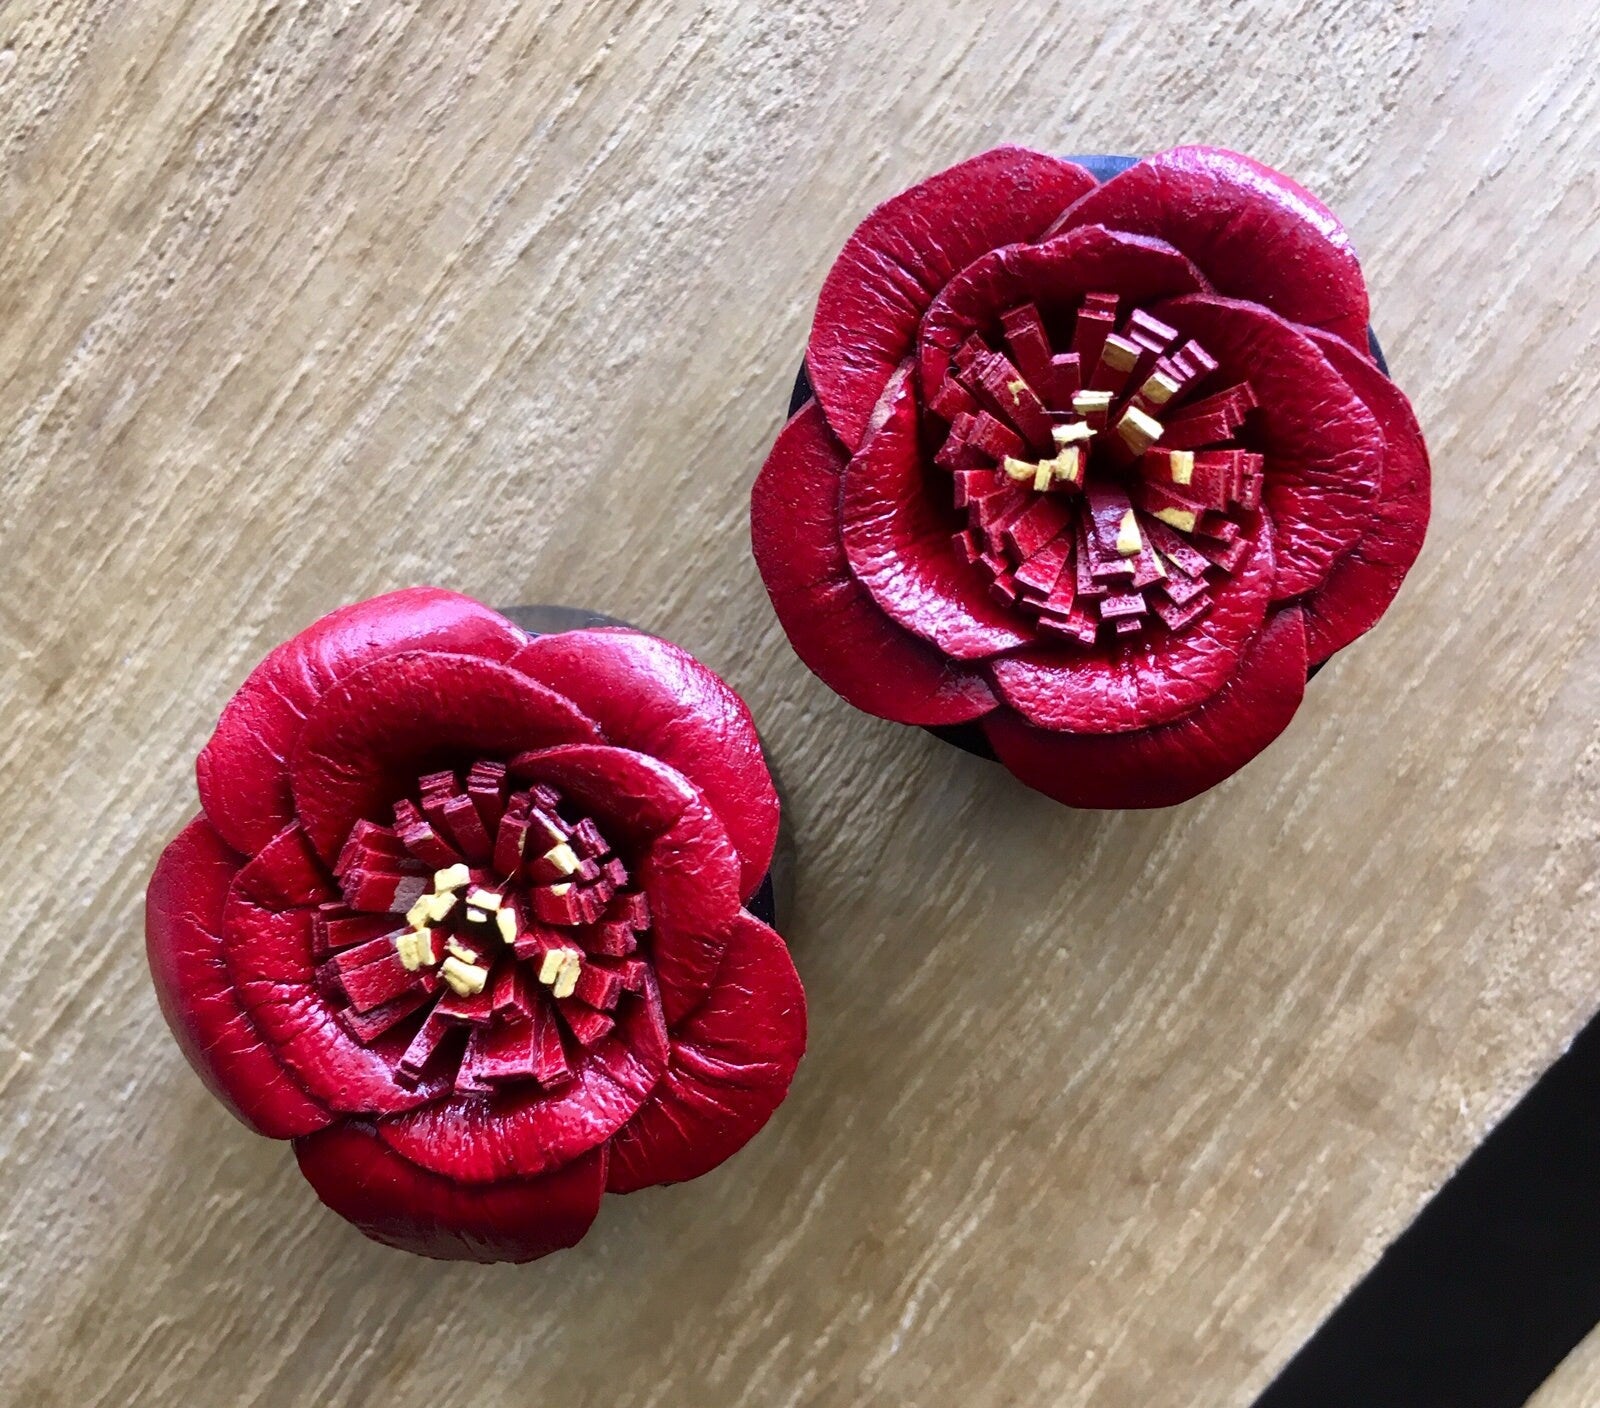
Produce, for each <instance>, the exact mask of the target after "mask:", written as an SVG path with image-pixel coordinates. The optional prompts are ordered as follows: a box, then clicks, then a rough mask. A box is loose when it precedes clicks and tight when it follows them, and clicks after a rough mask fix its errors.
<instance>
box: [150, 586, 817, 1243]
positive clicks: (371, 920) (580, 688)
mask: <svg viewBox="0 0 1600 1408" xmlns="http://www.w3.org/2000/svg"><path fill="white" fill-rule="evenodd" d="M199 784H200V801H201V806H202V808H203V811H202V813H201V815H199V816H198V817H196V818H195V819H194V820H193V821H191V822H190V823H189V825H188V826H186V827H185V828H184V829H183V831H182V832H180V833H179V835H178V836H177V838H176V839H175V840H174V841H173V842H172V843H171V845H169V846H168V847H167V849H166V852H165V853H164V854H163V855H162V857H161V861H160V864H159V865H158V866H157V867H156V872H155V875H154V877H153V879H152V880H151V882H150V888H149V892H148V895H147V899H146V920H145V924H146V929H145V932H146V940H147V944H148V949H149V958H150V970H151V973H152V975H153V976H154V978H155V983H156V991H157V993H158V995H159V997H160V1000H161V1009H162V1011H163V1013H164V1014H165V1015H166V1018H167V1021H168V1023H169V1025H170V1026H171V1027H172V1030H173V1032H174V1034H175V1035H176V1036H177V1038H178V1042H179V1044H180V1045H181V1046H182V1048H183V1051H184V1054H185V1055H186V1056H187V1057H188V1058H189V1062H190V1064H191V1065H193V1066H194V1068H195V1070H196V1071H197V1072H199V1074H200V1077H201V1079H202V1080H204V1081H205V1083H206V1084H207V1085H208V1086H209V1087H210V1088H211V1090H212V1092H213V1093H214V1094H215V1095H216V1096H217V1098H218V1099H220V1100H221V1101H222V1102H223V1103H224V1104H225V1105H227V1106H228V1108H229V1109H231V1110H232V1111H233V1113H234V1114H235V1115H237V1116H238V1117H239V1118H240V1119H241V1120H243V1121H244V1123H245V1124H247V1125H248V1126H249V1127H250V1128H251V1129H254V1130H256V1131H257V1132H258V1133H261V1134H265V1135H268V1136H271V1137H272V1138H276V1139H292V1140H293V1141H294V1147H295V1153H296V1156H297V1158H298V1159H299V1162H300V1168H301V1171H302V1172H303V1173H304V1174H305V1176H306V1178H308V1179H309V1180H310V1182H311V1184H312V1186H313V1187H314V1188H315V1189H316V1191H317V1194H318V1196H320V1197H321V1198H322V1200H323V1201H324V1202H325V1203H327V1204H328V1206H329V1207H331V1208H333V1210H334V1211H335V1212H337V1213H339V1214H340V1215H341V1216H343V1217H346V1218H348V1219H349V1220H350V1221H351V1222H353V1223H355V1224H356V1226H358V1227H359V1228H360V1229H361V1230H362V1231H363V1232H365V1233H366V1234H367V1235H368V1236H370V1237H374V1238H376V1239H377V1240H379V1241H381V1242H387V1243H388V1244H390V1245H391V1246H397V1247H404V1248H407V1249H409V1250H412V1251H417V1252H422V1253H424V1254H426V1255H429V1256H436V1257H450V1258H470V1259H474V1260H480V1261H496V1260H511V1261H524V1260H529V1259H531V1258H533V1257H537V1256H543V1255H544V1254H545V1253H547V1252H551V1251H555V1250H556V1249H558V1248H561V1247H567V1246H571V1245H572V1244H573V1243H574V1242H576V1241H577V1240H578V1239H579V1238H580V1237H582V1236H583V1234H584V1233H585V1232H586V1231H587V1230H588V1228H589V1224H590V1223H591V1222H592V1221H593V1220H594V1217H595V1214H596V1212H597V1210H598V1208H599V1205H600V1196H601V1194H602V1193H603V1192H606V1191H608V1190H609V1191H611V1192H614V1193H626V1192H631V1191H632V1190H634V1189H636V1188H643V1187H646V1186H647V1185H650V1184H655V1183H671V1182H676V1181H679V1180H681V1179H686V1178H694V1177H696V1176H697V1175H699V1174H702V1173H705V1172H706V1171H707V1170H708V1169H711V1168H714V1167H715V1166H716V1165H717V1164H719V1163H721V1162H722V1161H723V1160H724V1159H725V1158H727V1157H728V1156H729V1155H730V1154H732V1153H733V1152H734V1151H735V1150H737V1149H738V1148H740V1147H741V1146H742V1145H743V1144H744V1143H745V1141H746V1140H748V1139H749V1138H750V1137H751V1136H752V1135H753V1134H755V1132H756V1131H757V1130H758V1129H760V1128H761V1126H762V1125H763V1124H765V1123H766V1121H767V1118H768V1117H769V1116H770V1115H771V1114H772V1112H773V1110H774V1109H776V1108H777V1106H778V1104H779V1102H780V1101H781V1100H782V1099H783V1097H784V1094H785V1093H786V1092H787V1090H788V1087H789V1081H790V1077H791V1076H792V1075H793V1073H794V1069H795V1065H796V1063H797V1062H798V1061H799V1059H800V1055H801V1052H802V1051H803V1050H804V1047H805V999H804V995H803V993H802V991H801V988H800V982H799V979H798V978H797V977H796V975H795V971H794V966H793V964H792V963H791V962H790V959H789V954H788V950H787V949H786V948H785V946H784V943H783V940H782V939H780V938H779V937H778V935H777V934H776V933H774V932H773V931H772V930H771V929H770V928H768V927H767V925H766V924H764V923H762V922H761V921H760V920H759V919H756V918H755V917H753V916H752V915H751V914H750V913H749V912H747V911H746V910H745V909H744V908H743V904H744V902H745V901H746V900H749V899H750V898H751V897H752V895H754V894H755V893H756V891H757V889H758V887H760V886H761V884H762V882H763V880H764V878H765V877H766V875H767V871H768V867H769V863H770V861H771V858H772V851H773V846H774V843H775V841H776V838H777V831H778V799H777V795H776V793H775V792H774V790H773V787H772V781H771V778H770V777H769V776H768V773H767V769H766V765H765V763H764V761H763V759H762V754H761V746H760V743H759V742H758V740H757V738H756V731H755V727H754V725H753V724H752V722H751V719H750V714H749V711H748V710H747V709H746V708H745V706H744V704H743V702H742V701H741V700H740V699H739V697H738V696H737V695H736V694H734V693H733V691H732V690H730V689H729V688H728V687H727V685H725V684H724V683H723V682H722V681H721V680H720V679H719V678H718V677H717V676H716V675H714V674H712V673H711V671H709V670H707V669H706V668H705V667H704V666H703V665H701V664H700V663H699V662H698V661H696V660H695V659H694V658H693V657H692V656H690V655H688V654H687V653H685V652H684V651H682V650H679V649H678V648H677V647H676V646H673V645H669V644H667V643H666V642H664V641H660V640H657V639H655V638H653V637H651V636H647V635H642V634H640V633H638V632H635V631H630V630H620V629H600V630H581V631H573V632H569V633H566V634H561V635H548V636H540V637H536V638H535V637H530V636H529V635H528V634H526V633H525V632H523V631H521V630H519V629H518V628H517V627H516V626H514V625H513V624H512V623H511V622H510V621H508V620H506V619H505V618H504V617H502V616H500V615H498V614H497V613H495V612H493V611H490V610H488V609H487V608H485V607H482V606H480V605H478V604H477V603H476V602H473V601H469V600H467V599H466V598H465V597H461V596H457V595H455V594H454V593H451V592H445V591H437V590H434V589H431V588H418V589H416V590H411V591H402V592H395V593H394V594H392V595H390V596H384V597H379V598H377V599H375V600H373V601H367V602H362V603H360V604H359V605H356V606H350V607H346V608H344V609H343V610H340V611H336V612H334V613H333V614H332V615H331V616H328V617H325V618H324V619H323V620H321V621H318V622H317V623H316V624H315V625H313V626H311V627H310V628H309V629H308V630H306V631H303V632H302V633H301V634H300V635H298V636H296V637H295V638H294V639H293V640H291V641H289V642H288V643H287V644H285V645H281V646H279V647H278V648H277V649H276V650H274V651H273V652H272V653H271V654H270V655H269V656H268V657H267V658H266V660H264V661H263V662H262V663H261V665H260V666H259V667H257V669H256V670H255V671H254V673H252V674H251V676H250V678H249V679H248V680H246V681H245V683H244V686H243V688H242V689H240V691H239V693H238V694H237V695H235V696H234V698H233V699H232V700H231V701H230V703H229V704H228V706H227V708H226V709H225V710H224V711H223V713H222V718H221V721H220V722H219V723H218V725H217V731H216V733H215V734H214V735H213V736H212V739H211V741H210V742H209V743H208V744H207V745H206V747H205V750H204V751H203V752H202V753H201V755H200V761H199Z"/></svg>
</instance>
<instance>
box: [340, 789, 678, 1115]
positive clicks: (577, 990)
mask: <svg viewBox="0 0 1600 1408" xmlns="http://www.w3.org/2000/svg"><path fill="white" fill-rule="evenodd" d="M334 871H335V874H336V875H337V877H338V881H339V887H340V889H341V891H342V892H343V895H344V902H343V903H342V904H341V903H337V902H336V903H331V904H325V905H323V906H322V908H321V910H320V912H319V914H318V916H317V920H316V926H315V944H316V956H317V958H318V960H319V962H320V964H321V966H320V967H319V969H318V974H319V979H320V982H321V984H322V988H323V991H324V993H325V994H326V995H327V997H328V998H329V1000H330V1002H332V1003H333V1004H334V1006H335V1009H336V1013H337V1016H338V1020H339V1021H340V1022H341V1023H342V1024H343V1025H344V1026H345V1028H346V1029H347V1030H348V1031H349V1032H351V1033H352V1034H353V1035H354V1036H355V1037H356V1038H357V1039H358V1040H359V1041H361V1042H363V1043H365V1044H367V1045H369V1046H370V1045H374V1044H376V1043H379V1041H380V1038H383V1039H385V1046H386V1047H392V1048H393V1050H394V1051H395V1053H396V1063H395V1072H396V1076H397V1078H398V1079H399V1080H400V1081H401V1082H402V1083H404V1084H407V1085H413V1086H414V1085H416V1084H417V1083H418V1082H419V1081H421V1080H422V1079H423V1078H424V1077H425V1076H428V1075H432V1074H434V1073H436V1072H438V1071H442V1070H447V1069H451V1068H452V1067H453V1069H454V1072H455V1075H454V1084H455V1089H456V1090H457V1091H459V1092H462V1093H467V1094H488V1093H490V1092H492V1091H495V1090H498V1089H500V1088H502V1087H504V1086H506V1085H509V1084H513V1083H516V1082H520V1081H535V1082H537V1083H538V1084H539V1085H541V1086H544V1087H547V1088H554V1087H556V1086H560V1085H562V1084H564V1083H565V1082H566V1081H568V1080H570V1079H571V1078H572V1074H573V1066H574V1063H575V1062H576V1060H577V1059H578V1058H579V1056H580V1055H581V1053H582V1051H584V1050H585V1049H587V1048H589V1047H592V1046H594V1045H595V1044H596V1043H597V1042H599V1041H600V1040H601V1039H602V1038H603V1037H605V1036H606V1034H607V1033H608V1032H610V1031H611V1030H612V1028H613V1026H614V1025H615V1017H614V1015H613V1014H614V1013H615V1011H616V1009H617V1007H618V1004H619V1003H620V1002H622V1001H623V1000H625V999H626V997H627V996H628V995H629V994H638V993H641V992H642V991H643V990H644V986H645V965H644V962H643V960H642V959H641V958H638V957H636V956H635V954H636V951H637V949H638V945H639V936H640V935H641V934H643V933H645V932H646V931H647V930H648V929H649V925H650V914H649V907H648V905H647V903H646V900H645V897H644V895H643V894H641V893H638V892H635V891H631V890H630V889H629V888H628V886H629V875H628V869H627V866H626V865H625V864H624V863H623V861H622V860H621V859H620V858H619V857H618V856H617V855H616V854H615V853H614V852H613V851H612V849H611V846H610V844H609V843H608V842H607V840H606V838H605V836H604V835H603V834H602V832H601V830H600V828H599V826H597V825H596V824H595V822H594V820H593V819H592V818H590V817H586V816H581V815H578V814H577V813H576V812H575V810H574V809H573V808H572V807H571V806H569V805H568V803H567V802H566V801H565V800H564V799H563V797H562V796H561V794H560V793H559V792H558V791H557V790H556V789H555V788H553V787H547V786H543V785H533V786H528V787H515V786H513V785H512V784H511V783H510V781H509V780H508V778H507V775H506V768H505V765H504V764H502V763H492V762H480V763H477V764H475V765H474V766H473V767H472V769H471V770H470V771H469V772H468V773H467V774H466V779H465V783H464V784H463V782H462V780H461V778H460V777H459V776H458V775H457V774H456V773H454V772H436V773H430V774H429V775H427V776H425V777H423V778H420V779H419V780H418V784H417V791H416V795H415V797H414V798H406V799H403V800H401V801H399V802H397V803H396V804H395V807H394V821H393V824H392V825H389V826H381V825H378V824H376V823H374V822H370V821H362V822H358V823H357V824H356V826H355V828H354V829H353V830H352V832H351V833H350V837H349V839H348V840H347V842H346V843H345V846H344V849H343V851H342V852H341V854H340V856H339V859H338V862H337V864H336V865H335V867H334ZM407 1033H409V1041H406V1042H405V1043H404V1044H403V1045H402V1044H401V1040H400V1038H402V1037H404V1036H405V1035H406V1034H407ZM391 1034H395V1035H391Z"/></svg>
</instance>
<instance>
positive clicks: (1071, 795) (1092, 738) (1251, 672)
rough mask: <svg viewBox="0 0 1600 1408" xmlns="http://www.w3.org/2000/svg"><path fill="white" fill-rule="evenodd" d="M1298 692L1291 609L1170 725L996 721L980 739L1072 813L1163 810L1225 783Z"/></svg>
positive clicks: (1280, 724) (1301, 684) (1300, 652)
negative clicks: (1083, 728)
mask: <svg viewBox="0 0 1600 1408" xmlns="http://www.w3.org/2000/svg"><path fill="white" fill-rule="evenodd" d="M1305 686H1306V635H1305V628H1304V625H1303V624H1302V621H1301V613H1300V608H1299V607H1295V606H1290V607H1285V608H1283V609H1282V610H1280V611H1277V612H1274V613H1273V616H1272V618H1271V619H1270V620H1269V621H1268V622H1267V627H1266V629H1265V630H1264V631H1263V632H1262V633H1261V634H1260V635H1258V636H1257V637H1256V638H1255V640H1254V641H1253V642H1252V643H1251V645H1250V649H1249V651H1248V653H1247V654H1246V655H1245V657H1244V659H1243V660H1242V661H1241V662H1240V665H1239V668H1238V670H1237V672H1236V673H1235V674H1234V676H1233V677H1232V678H1231V679H1230V680H1229V681H1228V682H1227V683H1226V684H1225V685H1223V687H1222V688H1221V689H1220V690H1218V691H1217V692H1216V693H1215V694H1213V695H1212V696H1211V698H1209V699H1207V700H1206V701H1205V702H1204V703H1202V704H1200V705H1199V706H1198V707H1197V708H1195V709H1194V710H1193V711H1191V712H1190V713H1188V714H1186V715H1184V716H1183V717H1182V718H1181V719H1179V720H1178V721H1177V722H1176V723H1170V724H1164V725H1162V726H1161V727H1159V728H1146V729H1138V730H1135V731H1134V732H1132V733H1115V734H1070V733H1044V732H1041V731H1040V730H1039V729H1035V728H1030V727H1029V726H1028V725H1027V724H1025V723H1023V722H1022V721H1021V720H1020V719H1018V718H1017V717H1016V716H1015V715H1013V714H1010V713H1007V712H1005V711H1000V712H997V713H995V714H994V715H992V716H991V717H990V718H988V719H985V720H984V723H983V730H984V732H985V734H987V736H988V739H989V742H990V744H992V745H993V747H994V751H995V755H996V756H997V757H998V758H999V759H1000V762H1001V763H1002V764H1003V765H1004V766H1005V767H1006V768H1007V769H1008V770H1009V771H1011V772H1012V773H1014V774H1015V775H1016V776H1017V777H1018V778H1020V779H1021V780H1022V781H1023V782H1025V783H1027V784H1028V786H1029V787H1032V788H1034V789H1036V790H1037V791H1040V792H1043V793H1044V794H1045V796H1047V797H1053V798H1055V800H1056V801H1058V802H1065V803H1066V804H1067V805H1068V806H1071V807H1170V806H1173V805H1175V804H1176V803H1178V802H1186V801H1188V800H1189V799H1190V798H1191V797H1197V796H1199V794H1200V793H1202V792H1204V791H1205V790H1206V789H1207V788H1208V787H1215V786H1216V785H1217V783H1219V782H1221V781H1223V780H1224V779H1225V778H1227V777H1230V776H1232V775H1233V774H1234V773H1235V772H1237V771H1238V770H1239V769H1240V768H1241V767H1243V766H1244V765H1245V764H1246V763H1247V762H1249V761H1250V759H1251V758H1253V757H1255V755H1256V754H1257V753H1259V752H1260V751H1261V750H1262V749H1263V748H1265V747H1266V746H1267V744H1269V743H1271V742H1272V740H1273V739H1274V738H1276V737H1277V736H1278V735H1279V734H1280V733H1282V732H1283V730H1284V729H1285V728H1287V727H1288V724H1289V720H1290V719H1292V718H1293V717H1294V713H1295V710H1296V709H1298V708H1299V707H1300V699H1301V696H1302V694H1303V693H1304V692H1305Z"/></svg>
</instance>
